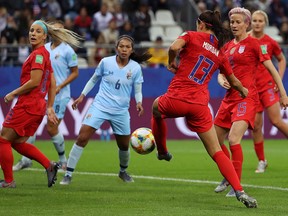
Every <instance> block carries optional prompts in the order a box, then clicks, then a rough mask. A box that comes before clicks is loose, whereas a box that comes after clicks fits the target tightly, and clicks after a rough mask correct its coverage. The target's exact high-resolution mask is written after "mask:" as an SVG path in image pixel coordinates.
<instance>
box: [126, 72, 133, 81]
mask: <svg viewBox="0 0 288 216" xmlns="http://www.w3.org/2000/svg"><path fill="white" fill-rule="evenodd" d="M131 77H132V72H131V70H129V71H128V72H127V74H126V78H127V79H128V80H129V79H131Z"/></svg>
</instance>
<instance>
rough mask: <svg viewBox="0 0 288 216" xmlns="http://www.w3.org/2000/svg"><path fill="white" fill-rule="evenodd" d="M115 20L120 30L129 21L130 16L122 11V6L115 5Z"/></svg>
mask: <svg viewBox="0 0 288 216" xmlns="http://www.w3.org/2000/svg"><path fill="white" fill-rule="evenodd" d="M113 15H114V18H115V19H116V25H117V27H118V28H119V29H120V28H121V27H122V26H123V25H124V23H125V22H127V21H128V20H129V18H128V14H127V13H126V12H124V11H122V6H121V4H115V6H114V13H113Z"/></svg>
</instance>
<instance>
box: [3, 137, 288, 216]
mask: <svg viewBox="0 0 288 216" xmlns="http://www.w3.org/2000/svg"><path fill="white" fill-rule="evenodd" d="M36 145H37V146H38V147H39V148H40V149H41V150H42V151H43V152H44V153H45V154H46V155H47V156H48V157H49V158H51V159H52V160H57V159H58V156H57V154H56V151H55V149H54V146H53V144H52V143H51V142H50V141H41V140H38V141H37V143H36ZM72 145H73V141H66V155H67V156H68V154H69V151H70V149H71V147H72ZM242 146H243V152H244V163H243V175H242V184H243V186H244V189H245V191H246V192H247V193H248V194H249V195H251V196H253V197H255V198H256V199H257V201H258V208H257V209H247V208H246V207H245V206H244V205H243V204H242V203H240V202H238V201H237V200H236V198H226V197H225V195H226V193H227V192H228V190H227V191H225V192H223V193H220V194H216V193H215V192H214V188H215V187H216V185H217V183H218V182H220V181H221V180H222V176H221V175H220V173H219V171H218V169H217V166H216V164H215V163H214V162H213V161H212V159H211V158H210V157H209V156H208V154H207V153H206V151H205V149H204V147H203V145H202V143H201V142H200V141H197V140H184V141H176V140H171V141H168V148H169V151H170V152H171V153H172V154H173V159H172V160H171V161H170V162H166V161H158V160H157V159H156V151H155V150H154V152H152V153H150V154H149V155H139V154H137V153H135V152H134V151H133V150H132V149H131V160H130V166H129V168H128V171H129V173H130V174H131V175H132V176H133V177H134V180H135V182H134V183H130V184H127V183H124V182H122V181H121V180H120V179H119V178H118V176H117V174H118V171H119V161H118V151H117V147H116V143H115V142H114V141H110V142H102V141H98V140H93V141H91V142H90V143H89V144H88V146H87V147H86V148H85V149H84V152H83V154H82V157H81V158H80V161H79V163H78V164H77V167H76V171H75V173H74V175H73V180H72V184H71V185H68V186H62V185H59V181H60V180H61V179H62V177H63V173H59V174H58V181H57V183H56V185H54V186H53V187H52V188H48V187H47V180H46V173H45V172H44V169H43V168H42V167H41V166H40V165H39V164H37V163H36V162H33V169H30V170H23V171H20V172H16V173H15V180H16V184H17V188H16V189H1V190H0V215H3V216H4V215H5V216H10V215H11V216H18V215H19V216H25V215H29V216H32V215H35V216H36V215H37V216H38V215H41V216H45V215H49V216H52V215H59V216H65V215H69V216H71V215H77V216H78V215H81V216H87V215H88V216H89V215H93V216H94V215H100V216H102V215H103V216H114V215H115V216H118V215H125V216H126V215H127V216H135V215H137V216H138V215H149V216H152V215H155V216H162V215H163V216H170V215H171V216H178V215H179V216H185V215H213V216H217V215H221V216H224V215H227V216H228V215H229V216H230V215H233V216H237V215H241V216H243V215H245V216H246V215H247V216H250V215H252V216H253V215H257V216H258V215H261V216H266V215H267V216H271V215H277V216H282V215H283V216H284V215H288V205H287V203H288V195H287V193H288V157H287V155H288V143H287V140H266V141H265V153H266V156H267V159H268V164H269V166H268V169H267V171H266V172H265V173H263V174H255V173H254V171H255V168H256V166H257V159H256V155H255V153H254V149H253V145H252V141H251V140H245V141H243V143H242ZM19 158H20V155H19V154H17V153H14V159H15V162H17V160H19ZM2 178H3V174H2V172H1V174H0V179H2Z"/></svg>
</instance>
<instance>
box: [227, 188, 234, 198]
mask: <svg viewBox="0 0 288 216" xmlns="http://www.w3.org/2000/svg"><path fill="white" fill-rule="evenodd" d="M235 196H236V194H235V191H234V189H233V188H231V189H230V191H229V192H228V193H227V194H226V197H235Z"/></svg>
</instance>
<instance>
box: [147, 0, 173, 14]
mask: <svg viewBox="0 0 288 216" xmlns="http://www.w3.org/2000/svg"><path fill="white" fill-rule="evenodd" d="M142 3H143V2H142ZM148 3H149V5H150V6H151V9H152V11H153V13H154V14H155V13H156V11H157V10H170V6H169V2H168V0H148Z"/></svg>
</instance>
